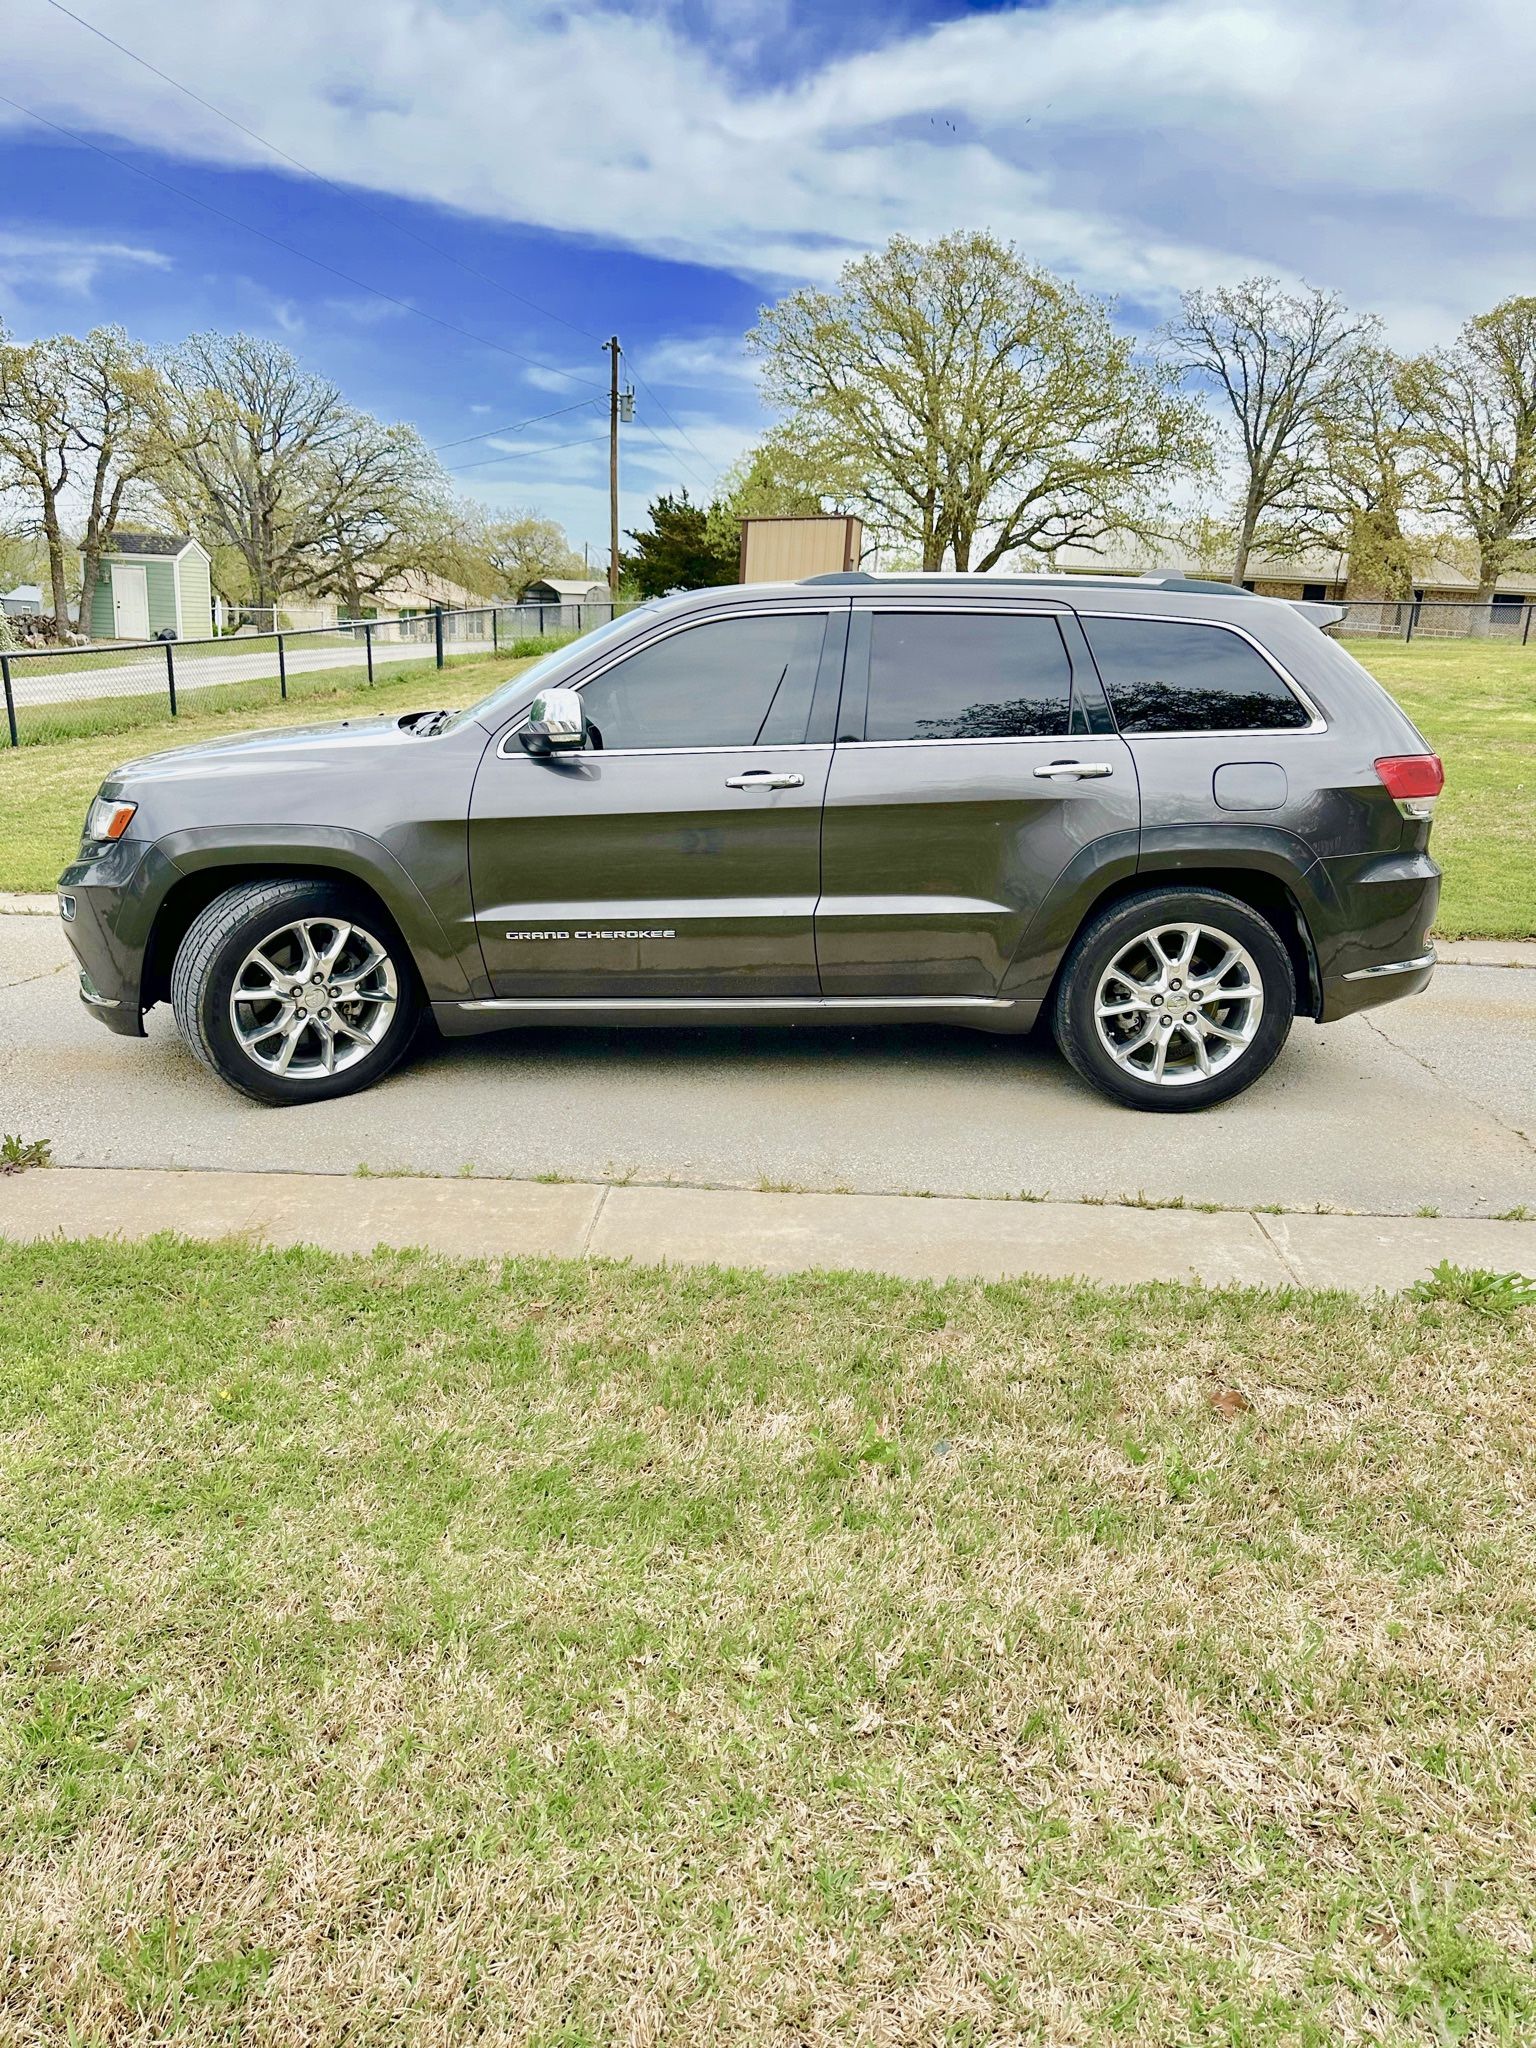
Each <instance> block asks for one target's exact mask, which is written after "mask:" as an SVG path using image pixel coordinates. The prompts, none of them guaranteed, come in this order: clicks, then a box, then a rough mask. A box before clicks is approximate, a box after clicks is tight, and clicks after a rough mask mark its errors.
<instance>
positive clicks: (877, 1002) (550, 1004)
mask: <svg viewBox="0 0 1536 2048" xmlns="http://www.w3.org/2000/svg"><path fill="white" fill-rule="evenodd" d="M439 1007H440V1008H443V1009H455V1010H570V1011H577V1010H585V1011H587V1012H592V1011H609V1012H614V1013H617V1012H619V1011H625V1010H693V1011H703V1012H705V1013H706V1014H709V1013H713V1012H716V1011H720V1010H751V1011H753V1012H758V1011H762V1010H806V1011H810V1012H813V1013H814V1012H816V1011H818V1010H893V1009H894V1010H918V1009H921V1010H1017V1009H1018V1008H1019V1007H1020V1005H1019V1004H1018V1003H1012V1002H1006V1001H1004V1000H1002V999H1001V998H1000V997H997V996H481V997H478V998H476V999H475V1000H474V1001H473V1002H468V1003H452V1004H446V1003H445V1004H441V1005H439Z"/></svg>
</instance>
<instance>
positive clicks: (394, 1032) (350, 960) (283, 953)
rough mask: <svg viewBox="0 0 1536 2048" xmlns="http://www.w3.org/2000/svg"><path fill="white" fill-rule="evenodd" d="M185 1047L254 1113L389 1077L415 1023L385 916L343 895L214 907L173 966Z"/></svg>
mask: <svg viewBox="0 0 1536 2048" xmlns="http://www.w3.org/2000/svg"><path fill="white" fill-rule="evenodd" d="M171 1005H172V1008H173V1010H174V1011H175V1015H176V1022H177V1025H178V1027H179V1028H180V1031H181V1035H182V1037H183V1038H185V1039H186V1041H187V1044H188V1045H189V1046H190V1047H191V1048H192V1050H193V1052H195V1053H196V1054H197V1056H198V1058H199V1059H200V1060H202V1061H203V1062H204V1063H205V1064H206V1065H208V1066H210V1067H212V1068H213V1070H214V1072H215V1073H216V1074H218V1075H219V1076H220V1078H221V1079H222V1080H225V1081H227V1082H228V1083H229V1084H230V1086H231V1087H232V1088H238V1089H239V1090H240V1091H241V1092H242V1093H243V1094H245V1095H251V1096H254V1097H255V1098H256V1100H257V1101H258V1102H270V1103H288V1102H319V1101H324V1100H326V1099H327V1098H328V1097H331V1096H335V1095H350V1094H352V1093H353V1092H354V1091H355V1090H357V1089H359V1088H367V1087H369V1086H370V1085H371V1084H372V1083H373V1082H375V1081H377V1080H379V1079H381V1078H382V1077H383V1075H385V1074H387V1073H388V1072H389V1070H390V1068H391V1067H392V1066H394V1064H395V1062H396V1061H397V1060H398V1059H399V1058H400V1057H401V1055H402V1054H403V1053H404V1051H405V1049H406V1047H407V1046H408V1045H409V1044H410V1041H411V1036H412V1034H413V1032H414V1030H415V1027H416V1023H417V1020H418V1017H419V1014H420V1001H419V998H418V995H417V989H416V976H415V970H414V969H413V967H412V965H411V961H410V958H409V956H408V954H407V953H406V950H405V947H404V945H403V943H402V941H401V939H400V937H399V935H398V934H397V933H396V931H395V929H394V927H393V925H392V924H391V923H390V922H389V921H388V920H387V919H386V918H385V917H384V916H383V915H382V914H381V911H380V908H379V906H378V905H377V904H376V903H374V902H372V901H370V900H369V899H367V898H365V897H363V896H362V895H361V894H360V892H357V891H355V890H350V889H348V888H347V887H346V886H345V884H341V883H333V882H322V881H298V880H295V881H291V882H252V883H245V884H242V885H241V886H239V887H237V888H234V889H228V890H226V891H225V892H224V894H223V895H222V896H216V897H215V898H214V900H213V902H212V903H210V904H209V905H208V907H207V909H206V910H204V911H203V912H202V913H201V915H200V916H198V917H196V918H194V920H193V921H192V924H191V925H190V927H189V928H188V930H187V934H186V937H185V938H184V939H183V940H182V942H181V945H180V947H179V949H178V951H177V954H176V964H175V966H174V968H173V969H172V973H171Z"/></svg>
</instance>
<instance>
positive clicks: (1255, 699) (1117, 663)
mask: <svg viewBox="0 0 1536 2048" xmlns="http://www.w3.org/2000/svg"><path fill="white" fill-rule="evenodd" d="M1083 629H1084V631H1085V632H1086V633H1087V635H1088V643H1089V645H1090V646H1091V647H1092V649H1093V658H1094V660H1095V662H1096V663H1097V664H1098V670H1099V674H1100V675H1101V676H1102V677H1103V678H1104V687H1105V689H1106V690H1107V691H1108V692H1109V701H1110V703H1111V704H1112V705H1113V706H1114V711H1115V718H1116V720H1117V721H1118V723H1119V726H1120V730H1121V731H1122V732H1123V733H1154V732H1286V731H1294V730H1295V729H1296V728H1297V727H1299V726H1305V725H1310V724H1311V718H1310V716H1309V714H1308V712H1307V710H1306V708H1305V706H1304V705H1302V704H1300V703H1299V702H1298V701H1297V699H1296V697H1295V695H1294V694H1293V693H1292V691H1291V690H1290V689H1289V688H1288V687H1287V685H1286V683H1285V681H1284V679H1283V678H1282V677H1281V676H1279V675H1278V674H1277V673H1276V672H1275V670H1274V669H1272V668H1271V667H1270V665H1269V663H1268V662H1267V661H1266V660H1265V659H1264V657H1263V655H1262V654H1260V653H1259V651H1258V649H1257V648H1256V647H1253V646H1251V645H1250V644H1249V642H1248V641H1246V640H1244V639H1243V638H1242V636H1241V635H1240V634H1237V633H1229V632H1227V631H1226V630H1225V628H1224V627H1221V626H1201V625H1189V624H1186V623H1185V622H1184V621H1183V620H1180V619H1102V618H1100V619H1092V618H1089V619H1084V620H1083Z"/></svg>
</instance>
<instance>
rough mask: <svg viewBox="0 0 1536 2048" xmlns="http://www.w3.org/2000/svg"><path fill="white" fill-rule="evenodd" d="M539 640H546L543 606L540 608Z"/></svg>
mask: <svg viewBox="0 0 1536 2048" xmlns="http://www.w3.org/2000/svg"><path fill="white" fill-rule="evenodd" d="M539 638H540V639H541V640H542V639H543V638H544V607H543V605H540V606H539Z"/></svg>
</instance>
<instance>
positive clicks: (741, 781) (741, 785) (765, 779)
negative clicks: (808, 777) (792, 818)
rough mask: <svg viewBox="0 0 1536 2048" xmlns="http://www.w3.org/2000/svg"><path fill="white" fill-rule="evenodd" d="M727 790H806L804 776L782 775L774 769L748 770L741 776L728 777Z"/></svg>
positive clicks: (726, 780) (726, 779) (726, 781)
mask: <svg viewBox="0 0 1536 2048" xmlns="http://www.w3.org/2000/svg"><path fill="white" fill-rule="evenodd" d="M725 786H726V788H727V789H804V787H805V777H804V776H803V775H780V774H779V773H778V772H777V771H776V770H775V769H772V768H748V769H746V770H745V771H744V772H743V773H742V774H740V775H727V777H726V778H725Z"/></svg>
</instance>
